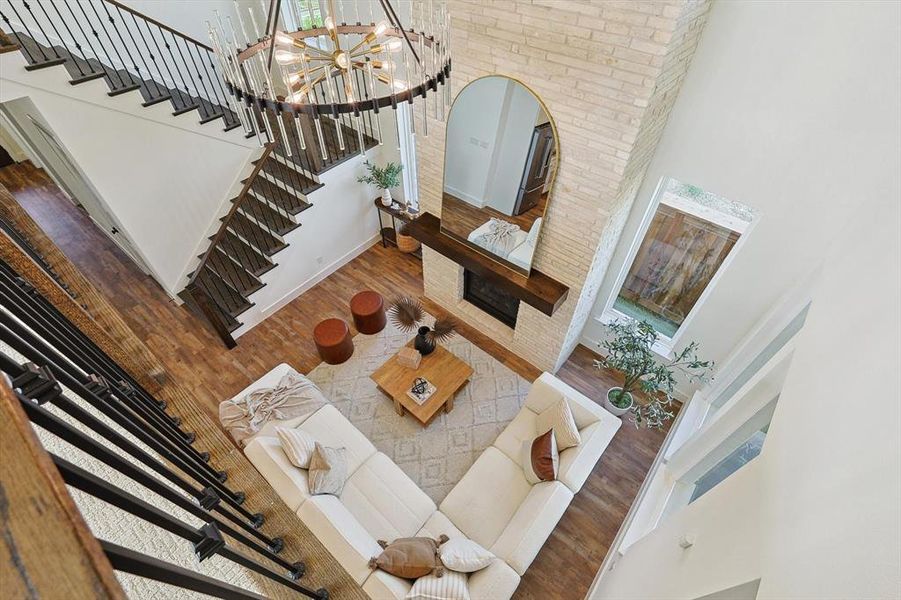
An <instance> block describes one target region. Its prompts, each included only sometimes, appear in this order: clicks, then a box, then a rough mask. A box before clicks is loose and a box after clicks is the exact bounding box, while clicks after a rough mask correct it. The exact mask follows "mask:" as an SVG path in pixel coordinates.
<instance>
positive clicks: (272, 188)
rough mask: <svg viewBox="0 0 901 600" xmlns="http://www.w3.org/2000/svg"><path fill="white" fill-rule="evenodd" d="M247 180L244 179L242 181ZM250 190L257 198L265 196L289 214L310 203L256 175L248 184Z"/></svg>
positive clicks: (297, 212) (299, 210)
mask: <svg viewBox="0 0 901 600" xmlns="http://www.w3.org/2000/svg"><path fill="white" fill-rule="evenodd" d="M246 181H247V180H246V179H245V180H244V182H246ZM250 189H251V191H252V192H253V193H254V194H256V196H257V197H258V198H265V199H267V200H269V201H270V202H272V203H273V204H275V205H276V206H278V207H279V208H281V209H282V210H284V211H286V212H288V213H289V214H291V215H296V214H299V213H301V212H303V211H305V210H306V209H308V208H309V207H310V204H309V203H308V202H306V201H305V200H303V199H302V198H298V197H297V196H295V195H294V194H292V193H291V192H290V191H289V190H287V189H286V188H284V187H282V186H281V185H279V184H278V183H275V182H273V181H270V180H269V179H267V178H265V177H262V176H257V177H256V179H254V180H253V183H251V184H250Z"/></svg>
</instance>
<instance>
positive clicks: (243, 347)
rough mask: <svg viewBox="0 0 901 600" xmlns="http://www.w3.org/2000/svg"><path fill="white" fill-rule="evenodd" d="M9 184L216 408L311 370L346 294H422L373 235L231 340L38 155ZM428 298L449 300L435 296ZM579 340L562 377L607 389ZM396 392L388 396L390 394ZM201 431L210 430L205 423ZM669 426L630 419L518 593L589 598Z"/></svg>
mask: <svg viewBox="0 0 901 600" xmlns="http://www.w3.org/2000/svg"><path fill="white" fill-rule="evenodd" d="M0 184H3V185H5V186H6V187H7V188H8V189H9V191H10V192H11V193H12V194H13V196H14V197H15V198H16V200H17V201H18V202H19V203H20V204H21V205H22V206H23V207H24V208H25V209H26V210H27V211H28V212H29V213H30V214H31V215H32V217H33V218H34V219H35V221H37V223H38V224H39V225H40V226H41V227H42V228H43V229H44V231H45V232H46V233H47V235H48V236H49V237H50V238H51V239H53V240H54V241H55V242H56V243H57V245H58V246H59V247H60V248H61V249H62V251H63V252H65V253H66V254H67V255H68V256H69V258H70V259H71V260H72V261H73V262H74V263H75V264H76V265H78V266H79V267H80V268H81V270H82V271H83V273H84V274H85V276H86V277H88V279H90V280H91V281H92V282H93V283H94V285H95V286H97V287H98V288H99V289H100V291H101V292H102V293H104V294H106V296H107V297H108V298H109V300H110V301H111V302H112V303H113V305H114V306H116V307H117V308H118V310H119V311H120V312H121V313H122V316H123V318H124V319H125V321H126V323H128V325H129V326H130V327H131V328H132V329H133V330H134V331H135V333H136V334H137V335H138V336H139V337H141V338H142V339H143V340H144V341H145V343H146V344H147V345H148V346H149V347H150V349H151V350H152V351H153V352H154V353H155V354H156V355H157V357H158V358H159V360H160V361H161V362H163V364H164V365H165V367H166V369H168V371H169V373H170V375H171V376H172V377H173V378H174V379H175V380H177V381H178V382H180V383H182V384H183V385H184V386H186V387H187V388H188V389H190V390H191V391H192V392H194V394H195V396H196V397H197V398H198V399H199V400H200V401H202V402H203V404H204V408H205V409H206V410H207V411H209V412H210V413H211V414H212V415H215V414H216V412H217V406H218V403H219V402H220V401H221V400H223V399H225V398H228V397H231V396H232V395H234V394H236V393H237V392H238V391H240V390H241V389H242V388H244V387H246V386H247V385H248V384H249V383H250V382H252V381H253V380H255V379H257V378H259V377H260V376H261V375H263V374H264V373H265V372H267V371H268V370H270V369H271V368H273V367H274V366H275V365H277V364H278V363H281V362H287V363H288V364H290V365H291V366H293V367H294V368H295V369H297V370H298V371H301V372H308V371H310V370H311V369H312V368H313V367H315V366H316V365H317V364H318V363H319V362H320V361H319V357H318V355H317V354H316V349H315V346H314V345H313V340H312V330H313V326H314V325H315V324H316V323H317V322H319V321H320V320H322V319H323V318H326V317H330V316H335V317H341V318H344V319H346V320H348V321H349V309H348V308H347V304H348V302H349V300H350V298H351V296H352V295H353V294H354V293H355V292H357V291H359V290H361V289H367V288H368V289H373V290H375V291H377V292H379V293H381V294H383V295H384V296H385V297H386V298H390V297H392V296H394V295H396V294H408V295H414V296H421V295H422V291H423V289H422V265H421V263H420V262H419V261H418V260H417V259H415V258H413V257H411V256H409V255H406V254H402V253H400V252H398V251H397V250H396V249H394V248H382V247H381V245H380V244H378V245H375V246H373V247H372V248H371V249H369V250H367V251H366V252H364V253H363V254H362V255H361V256H359V257H358V258H356V259H354V260H353V261H351V262H350V263H348V264H347V265H345V266H344V267H342V268H341V269H339V270H338V271H336V272H335V273H333V274H332V275H330V276H329V277H328V278H326V279H325V280H324V281H322V282H321V283H319V284H318V285H316V286H315V287H314V288H312V289H311V290H309V291H308V292H306V293H305V294H303V295H302V296H300V297H299V298H297V299H296V300H294V301H293V302H291V303H290V304H288V305H287V306H285V307H284V308H283V309H281V310H280V311H278V312H277V313H276V314H275V315H273V316H272V317H270V318H268V319H267V320H266V321H264V322H263V323H261V324H260V325H258V326H257V327H255V328H254V329H253V330H251V331H250V332H249V333H247V334H246V335H244V336H242V337H241V338H240V339H239V340H238V347H237V348H235V349H233V350H227V349H226V348H225V346H224V345H223V344H222V342H221V341H220V340H219V338H218V337H217V336H216V335H215V333H214V332H213V331H212V329H211V328H209V327H208V326H207V325H206V324H205V323H203V322H202V321H201V320H200V318H199V317H197V316H195V315H194V314H192V313H190V312H189V311H188V310H187V309H186V308H184V307H181V306H177V305H176V304H175V303H174V302H173V301H172V300H171V299H170V298H169V297H168V296H167V295H166V294H165V293H164V292H163V291H162V289H161V288H160V287H159V286H158V285H157V284H156V283H155V282H154V281H153V280H152V279H151V278H150V277H149V276H147V275H144V274H143V273H142V272H141V271H140V270H139V269H138V268H137V266H136V265H135V264H134V263H133V262H132V261H131V260H130V259H129V258H128V257H127V256H126V255H125V254H124V253H123V252H122V251H121V250H119V248H118V247H117V246H116V245H115V244H114V243H113V242H112V241H111V240H110V239H109V238H107V237H106V236H105V235H104V234H103V233H102V232H101V231H100V230H99V229H97V228H96V227H94V226H93V224H92V223H91V221H90V220H89V218H88V217H87V215H85V214H84V213H83V212H82V211H80V210H78V209H77V208H75V206H74V205H72V203H71V202H69V201H68V200H67V199H66V198H65V196H63V195H62V193H61V192H60V191H59V190H58V188H56V186H55V185H54V184H53V182H52V181H51V180H50V179H49V177H48V176H47V175H46V173H44V172H43V171H42V170H40V169H36V168H34V167H33V166H32V165H31V164H30V163H21V164H18V165H13V166H9V167H5V168H3V169H0ZM424 304H425V306H426V308H427V309H428V310H429V311H430V312H433V313H439V312H440V309H439V308H438V307H437V306H435V305H434V304H433V303H431V302H429V301H427V300H426V301H424ZM460 333H461V334H462V335H464V336H465V337H466V338H467V339H469V340H471V341H472V342H473V343H475V344H477V345H479V346H480V347H482V348H483V349H484V350H485V351H487V352H489V353H490V354H492V355H493V356H495V357H496V358H497V359H498V360H500V361H501V362H503V363H505V364H507V365H508V366H510V368H512V369H514V370H515V371H517V372H518V373H520V375H522V376H523V377H525V378H527V379H530V380H531V379H534V378H536V377H537V376H538V375H539V374H540V373H539V370H538V369H536V368H535V367H534V366H532V365H530V364H528V363H527V362H526V361H524V360H522V359H520V358H519V357H516V356H514V355H512V354H511V353H509V352H508V351H507V350H506V349H505V348H503V347H502V346H501V345H500V344H497V343H495V342H493V341H492V340H490V339H488V338H487V337H486V336H484V335H482V334H481V333H479V332H477V331H475V330H474V329H473V328H471V327H466V326H463V327H462V328H461V330H460ZM593 359H594V354H593V353H592V352H591V351H590V350H588V349H587V348H584V347H581V346H580V347H578V348H577V349H576V351H575V352H574V353H573V355H572V356H571V357H570V359H569V360H568V361H567V362H566V364H565V365H564V366H563V368H562V369H561V370H560V371H559V373H558V376H559V377H560V378H561V379H563V380H564V381H566V382H567V383H569V384H570V385H572V386H574V387H575V388H577V389H578V390H579V391H581V392H583V393H584V394H586V395H587V396H589V397H590V398H593V399H595V400H599V399H600V398H602V397H603V395H604V394H605V393H606V391H607V389H609V387H610V386H612V385H616V384H617V380H616V377H615V376H614V375H613V374H612V373H609V372H600V371H598V370H596V369H595V368H594V366H593V363H592V361H593ZM386 401H387V400H386ZM198 433H199V434H200V435H201V436H202V435H203V434H202V432H198ZM664 436H665V432H661V431H651V430H646V429H636V428H634V427H633V426H632V425H630V424H628V423H626V424H624V425H623V427H622V428H621V429H620V430H619V432H618V433H617V434H616V436H615V437H614V439H613V441H612V442H611V444H610V446H609V447H608V448H607V450H606V451H605V453H604V455H603V456H602V457H601V460H600V462H599V463H598V464H597V466H596V467H595V469H594V471H593V472H592V474H591V476H590V477H589V478H588V481H587V482H586V484H585V486H584V487H583V488H582V490H581V491H580V492H579V493H578V494H576V496H575V499H574V500H573V502H572V504H571V505H570V506H569V508H568V509H567V511H566V513H565V514H564V515H563V518H562V519H561V521H560V523H559V525H558V526H557V528H556V529H555V530H554V532H553V534H552V535H551V537H550V538H549V539H548V541H547V543H546V544H545V545H544V547H543V548H542V550H541V552H540V553H539V555H538V557H537V558H536V560H535V562H534V563H533V564H532V566H531V567H530V568H529V570H528V571H527V572H526V574H525V576H524V577H523V579H522V583H521V584H520V586H519V589H518V590H517V593H516V597H517V598H522V599H526V598H529V599H531V598H536V599H537V598H542V599H546V598H566V599H569V598H573V599H578V598H582V597H583V596H584V595H585V593H586V592H587V590H588V587H589V585H590V584H591V582H592V580H593V578H594V575H595V573H596V571H597V569H598V568H599V567H600V564H601V562H602V561H603V559H604V555H605V554H606V552H607V549H608V548H609V546H610V544H611V543H612V541H613V539H614V537H615V535H616V532H617V530H618V529H619V526H620V524H621V523H622V520H623V518H624V517H625V515H626V512H627V511H628V509H629V506H630V505H631V503H632V500H633V498H634V497H635V495H636V494H637V492H638V489H639V487H640V485H641V482H642V480H643V479H644V476H645V474H646V473H647V471H648V469H649V468H650V465H651V463H652V462H653V460H654V456H655V455H656V453H657V451H658V450H659V448H660V445H661V443H662V442H663V439H664Z"/></svg>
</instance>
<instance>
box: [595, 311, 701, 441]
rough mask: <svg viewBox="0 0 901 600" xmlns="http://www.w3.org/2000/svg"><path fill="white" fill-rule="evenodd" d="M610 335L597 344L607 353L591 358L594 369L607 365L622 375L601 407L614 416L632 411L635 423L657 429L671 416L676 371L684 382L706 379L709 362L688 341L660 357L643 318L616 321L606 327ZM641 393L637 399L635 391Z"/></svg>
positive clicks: (695, 343) (654, 340)
mask: <svg viewBox="0 0 901 600" xmlns="http://www.w3.org/2000/svg"><path fill="white" fill-rule="evenodd" d="M608 328H609V330H610V333H611V337H610V338H609V339H607V340H605V341H604V342H602V343H601V344H600V346H601V348H602V349H603V350H605V351H606V353H607V355H606V356H604V357H603V358H601V359H600V360H596V361H595V366H596V367H597V368H598V369H601V368H610V369H613V370H615V371H619V372H620V373H621V374H622V375H623V376H624V381H623V385H622V387H614V388H610V390H609V391H608V392H607V398H606V400H605V402H604V407H605V408H606V409H607V410H609V411H610V412H612V413H613V414H615V415H617V416H622V415H624V414H626V413H627V412H631V413H632V422H633V423H635V426H636V427H637V426H639V425H640V424H642V423H644V424H646V425H647V426H648V427H653V428H657V429H659V428H661V427H663V424H664V423H666V421H668V420H669V419H671V418H672V417H673V413H672V412H671V411H670V410H669V406H670V403H671V402H672V400H673V392H674V390H675V387H676V374H677V373H678V374H680V375H682V376H684V377H685V378H686V379H688V381H695V382H700V381H704V380H706V378H707V375H708V373H709V372H710V369H712V368H713V362H712V361H707V360H700V359H699V358H698V354H697V349H698V343H697V342H692V343H690V344H689V345H687V346H686V347H685V348H683V349H682V350H681V351H679V352H677V353H676V354H675V356H673V358H672V359H670V360H667V361H662V360H660V359H659V358H658V357H657V356H656V355H655V354H654V351H653V350H652V347H653V346H654V344H655V343H656V342H657V339H658V334H657V332H656V331H655V330H654V328H653V327H651V325H650V324H649V323H648V322H647V321H632V320H629V321H625V322H621V321H617V322H615V323H612V324H610V325H609V326H608ZM639 392H641V394H642V396H643V397H641V398H639V397H638V393H639Z"/></svg>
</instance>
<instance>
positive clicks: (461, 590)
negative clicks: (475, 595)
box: [407, 571, 470, 600]
mask: <svg viewBox="0 0 901 600" xmlns="http://www.w3.org/2000/svg"><path fill="white" fill-rule="evenodd" d="M407 600H470V597H469V585H468V584H467V582H466V575H465V574H463V573H455V572H454V571H447V572H446V573H445V574H444V576H442V577H435V576H434V575H426V576H425V577H420V578H419V579H417V580H416V582H415V583H414V584H413V587H412V589H410V591H409V593H407Z"/></svg>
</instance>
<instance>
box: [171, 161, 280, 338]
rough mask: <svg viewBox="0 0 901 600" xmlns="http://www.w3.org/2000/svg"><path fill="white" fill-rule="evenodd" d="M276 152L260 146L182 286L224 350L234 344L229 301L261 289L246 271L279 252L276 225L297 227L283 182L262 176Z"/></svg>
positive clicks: (278, 229) (278, 236)
mask: <svg viewBox="0 0 901 600" xmlns="http://www.w3.org/2000/svg"><path fill="white" fill-rule="evenodd" d="M275 148H276V144H275V143H268V144H266V145H265V146H264V147H263V153H262V154H261V155H260V157H259V158H258V159H257V160H256V161H254V166H253V170H252V171H251V173H250V175H249V176H248V177H247V178H246V179H245V180H244V182H243V186H242V188H241V191H240V192H239V193H238V195H237V196H236V197H235V199H234V200H232V205H231V208H230V209H229V211H228V213H227V214H226V215H225V216H224V217H223V218H222V219H221V221H222V224H221V226H220V227H219V230H218V231H217V232H216V234H215V235H214V236H213V237H212V238H211V241H210V245H209V247H208V248H207V249H206V252H204V253H203V254H202V255H201V257H200V262H199V263H198V265H197V267H196V268H195V269H194V271H193V272H192V273H191V276H190V278H189V280H188V284H187V286H186V287H185V290H186V291H187V292H188V293H189V294H190V296H191V298H192V299H193V301H194V302H195V304H196V305H197V307H198V308H199V309H200V310H201V311H202V312H203V314H204V316H205V317H206V318H207V320H208V321H209V322H210V324H211V325H212V326H213V328H214V329H215V330H216V333H217V334H219V336H220V337H221V338H222V341H223V342H225V345H226V346H228V347H229V348H233V347H234V346H235V345H236V342H235V340H234V338H233V337H232V336H231V332H232V331H233V330H234V328H235V327H236V325H237V324H236V322H235V321H234V319H233V318H230V317H229V313H230V311H231V310H232V309H233V308H234V307H233V306H232V305H231V303H230V298H233V297H234V295H235V294H237V295H239V296H246V295H248V294H249V293H252V292H253V291H256V290H257V289H259V287H260V285H261V284H260V283H259V280H257V279H256V277H255V275H254V273H252V272H249V271H248V268H250V267H249V266H250V265H254V264H258V263H259V262H260V259H261V258H263V259H267V258H268V257H269V256H271V255H272V254H274V253H275V252H277V251H278V250H280V249H281V248H283V247H284V242H283V241H282V236H283V235H284V233H285V230H284V229H283V228H280V227H279V224H283V225H287V226H289V227H291V228H293V227H295V226H296V223H295V221H294V220H293V219H292V218H291V215H290V213H288V211H286V210H285V208H284V207H285V206H289V203H290V201H291V198H292V197H294V195H293V194H292V193H291V192H290V191H289V190H288V188H287V185H286V183H285V182H282V181H280V180H273V179H270V178H268V177H265V176H264V175H263V174H262V172H263V167H264V166H265V165H266V161H267V160H274V159H273V158H272V153H273V151H274V150H275ZM288 183H289V184H290V181H289V182H288ZM292 187H293V186H292ZM226 237H230V238H231V243H230V244H229V250H225V249H224V248H223V244H225V243H226ZM245 267H246V268H245ZM209 271H212V273H210V277H214V283H213V282H211V280H210V278H207V277H205V273H208V272H209ZM222 283H224V284H225V285H226V286H228V287H227V289H222V287H221V286H222Z"/></svg>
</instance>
